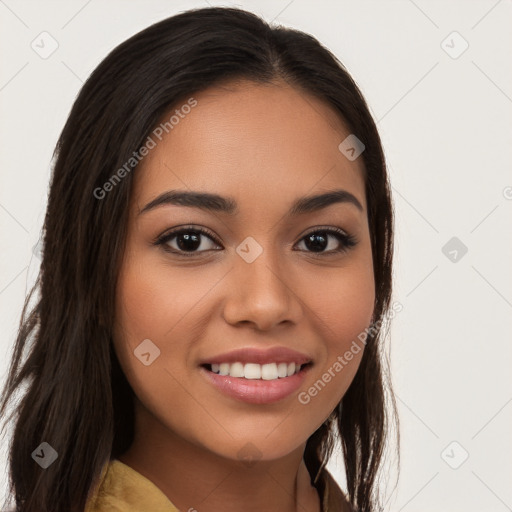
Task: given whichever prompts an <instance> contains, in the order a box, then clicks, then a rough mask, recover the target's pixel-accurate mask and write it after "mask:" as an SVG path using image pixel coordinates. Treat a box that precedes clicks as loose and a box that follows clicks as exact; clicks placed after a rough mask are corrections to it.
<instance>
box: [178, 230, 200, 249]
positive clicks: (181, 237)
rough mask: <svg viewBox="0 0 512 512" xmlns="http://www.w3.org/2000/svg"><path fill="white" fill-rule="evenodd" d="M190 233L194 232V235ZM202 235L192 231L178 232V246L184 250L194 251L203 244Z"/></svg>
mask: <svg viewBox="0 0 512 512" xmlns="http://www.w3.org/2000/svg"><path fill="white" fill-rule="evenodd" d="M189 233H193V234H192V235H191V234H189ZM200 237H201V235H200V234H197V233H195V232H194V231H190V232H187V233H178V234H177V235H176V241H177V244H178V247H179V249H180V250H182V251H194V250H196V249H197V248H198V247H199V246H200V245H201V240H200Z"/></svg>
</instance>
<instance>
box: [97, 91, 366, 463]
mask: <svg viewBox="0 0 512 512" xmlns="http://www.w3.org/2000/svg"><path fill="white" fill-rule="evenodd" d="M194 99H195V100H196V101H197V104H196V105H195V106H194V107H193V108H190V109H188V108H184V109H180V106H179V105H178V106H177V107H176V109H177V110H178V111H179V113H180V114H179V115H178V114H177V115H178V117H176V118H175V119H174V120H173V124H172V129H169V126H170V125H167V130H168V131H169V133H166V131H165V130H160V132H162V134H161V135H160V137H161V139H162V140H161V141H160V140H159V139H158V137H156V136H154V135H153V136H152V138H153V140H154V142H155V143H156V146H155V147H153V148H152V149H150V150H149V152H148V154H147V156H145V157H144V159H143V160H142V161H141V163H140V164H139V166H138V168H137V170H136V171H135V172H136V174H135V176H134V179H135V181H134V190H133V195H132V204H131V216H130V220H129V228H128V236H127V243H126V251H125V255H124V260H123V262H122V266H121V271H120V276H119V281H118V288H117V297H116V301H117V308H116V326H115V336H114V343H115V349H116V353H117V355H118V358H119V360H120V363H121V366H122V368H123V371H124V372H125V374H126V376H127V379H128V381H129V383H130V385H131V386H132V388H133V390H134V392H135V394H136V396H137V398H138V400H139V401H140V403H141V404H142V407H143V409H144V410H145V411H146V413H147V415H149V417H150V418H151V421H152V422H153V424H154V425H158V428H160V429H161V427H163V429H164V430H165V431H168V432H170V433H172V434H173V438H174V439H182V440H184V441H186V442H188V443H192V444H193V445H195V446H197V447H200V448H201V449H204V450H208V451H210V452H213V453H215V454H218V455H220V456H223V457H227V458H231V459H241V458H243V457H246V456H249V457H252V458H259V459H262V460H271V459H275V458H278V457H281V456H284V455H286V454H288V453H290V452H291V451H292V450H294V449H297V447H299V446H300V445H301V444H303V443H305V441H306V440H307V438H308V437H309V436H310V435H311V434H312V433H313V432H314V431H315V430H316V429H317V428H318V427H319V426H320V425H321V424H322V423H323V422H324V420H325V419H326V418H327V417H328V416H329V415H330V414H331V412H332V411H333V409H334V408H335V407H336V405H337V404H338V402H339V401H340V400H341V398H342V397H343V395H344V394H345V392H346V390H347V388H348V387H349V385H350V383H351V381H352V380H353V377H354V375H355V373H356V371H357V368H358V366H359V363H360V360H361V357H362V354H363V350H362V349H363V348H364V345H363V344H362V342H360V341H359V339H358V335H360V334H361V333H362V332H364V330H365V328H366V327H367V326H368V325H369V324H370V321H371V317H372V312H373V306H374V298H375V290H374V276H373V265H372V253H371V245H370V238H369V229H368V222H367V205H366V201H365V184H364V174H363V173H364V167H363V162H362V157H361V158H356V159H355V160H353V161H351V160H349V159H348V158H346V157H345V156H344V154H343V153H342V152H341V151H340V150H339V149H338V146H339V144H340V143H341V142H342V141H343V140H344V139H345V138H346V137H347V136H348V135H349V134H350V132H349V131H348V130H347V129H346V128H345V127H344V125H343V124H342V123H341V121H340V120H339V119H338V118H337V116H336V115H335V114H334V112H333V111H331V109H330V108H329V107H327V106H326V105H324V104H323V103H322V102H320V101H318V100H316V99H315V98H313V97H311V96H309V95H305V94H304V93H302V92H300V91H298V90H296V89H293V88H290V87H289V86H287V85H284V84H282V85H255V84H252V83H247V82H246V83H244V82H242V83H238V84H236V85H235V84H233V85H231V86H229V87H223V88H220V87H216V88H211V89H208V90H206V91H204V92H202V93H200V94H197V95H194ZM183 104H186V101H184V102H183ZM186 112H188V113H186ZM171 114H172V113H170V114H169V115H168V116H166V118H165V120H168V119H169V117H170V116H171ZM178 118H179V119H178ZM176 119H178V121H177V122H176ZM160 132H157V133H160ZM151 145H152V144H151ZM338 190H343V191H346V192H347V193H348V194H350V195H351V196H353V198H355V200H338V201H335V202H329V204H328V205H326V204H325V203H324V204H322V202H321V201H316V202H315V201H313V202H311V203H308V205H309V208H306V209H303V210H301V211H300V212H297V211H290V209H291V207H292V205H294V203H296V202H297V201H298V200H299V199H301V198H305V197H310V196H313V195H318V194H324V193H327V192H330V191H338ZM170 191H177V192H187V193H192V192H194V193H208V194H215V195H218V196H222V197H223V198H225V199H226V200H228V198H229V201H230V202H232V203H233V204H234V205H235V208H234V209H233V211H225V210H223V209H221V208H218V207H219V206H220V205H221V201H217V200H211V201H209V202H208V204H209V205H210V207H211V208H210V209H208V208H206V207H204V208H199V207H194V206H191V202H189V204H188V205H184V204H175V203H173V202H170V201H166V200H160V201H157V202H156V203H153V205H151V206H149V207H147V206H148V205H150V203H152V202H153V201H154V200H155V199H156V198H159V197H161V195H162V194H164V193H168V192H170ZM113 193H115V192H113ZM350 195H346V196H345V197H349V198H350V197H351V196H350ZM340 197H341V196H340ZM167 199H169V198H167ZM105 200H106V201H108V197H107V198H105ZM222 203H224V200H223V201H222ZM357 203H359V204H360V208H359V207H358V206H357ZM146 207H147V208H146ZM183 227H187V229H188V230H185V232H184V233H182V234H180V235H174V237H173V236H171V234H170V232H171V231H173V230H176V229H182V228H183ZM199 228H201V229H204V230H207V232H208V233H210V234H211V235H205V234H201V233H198V232H197V229H199ZM336 229H338V230H342V233H346V234H347V235H349V236H350V237H352V238H353V239H354V240H355V241H356V244H355V245H350V244H347V242H346V239H344V238H341V239H339V238H337V235H336V232H335V231H332V230H336ZM329 230H331V231H329ZM313 233H316V235H314V236H310V235H312V234H313ZM164 235H165V236H166V238H165V239H164V238H163V236H164ZM167 235H169V236H167ZM210 236H211V238H210ZM157 240H160V242H161V243H156V241H157ZM275 347H284V348H286V349H290V350H294V351H297V352H299V353H301V354H303V355H305V356H306V358H307V360H309V361H312V364H310V365H308V366H307V367H306V370H304V369H303V370H301V372H300V373H299V374H297V375H298V376H297V375H296V376H295V377H293V376H291V377H279V378H278V379H277V380H272V379H270V380H267V379H259V380H257V381H256V380H255V379H245V378H243V379H242V378H240V377H230V376H220V375H218V376H215V377H214V380H215V381H222V382H223V383H224V384H225V385H226V386H227V388H228V389H231V390H232V389H235V391H234V393H239V394H238V395H233V394H230V393H229V392H225V391H223V390H221V389H220V388H219V387H217V386H216V385H214V384H213V383H212V377H213V375H212V372H211V371H210V370H209V369H206V368H205V367H203V366H202V364H203V363H205V361H210V362H217V363H219V364H220V363H221V362H222V361H220V360H219V359H218V356H219V355H220V354H225V353H227V352H231V351H233V350H238V349H245V348H249V349H259V350H260V351H263V352H265V351H266V350H267V349H272V348H275ZM348 353H350V354H348ZM222 357H224V358H225V359H226V358H227V357H225V356H222ZM243 357H244V358H246V361H240V362H241V363H242V365H234V366H226V365H222V366H221V368H220V370H221V372H222V371H225V368H226V367H227V368H229V370H230V371H236V370H240V368H243V369H244V370H247V372H249V371H252V370H254V371H256V372H257V371H258V369H259V368H260V366H259V365H258V366H255V365H254V361H253V362H252V363H251V358H253V359H254V358H255V356H254V355H253V354H250V353H248V354H246V355H244V356H243ZM272 358H273V359H274V360H275V361H274V362H276V363H278V362H279V361H281V365H280V366H278V365H277V364H276V368H277V369H278V370H279V368H281V370H280V371H283V366H282V363H283V361H282V360H281V359H282V358H280V357H279V356H278V355H275V354H274V355H273V356H271V359H272ZM293 358H294V357H293V356H284V359H285V360H286V359H288V360H290V361H289V362H291V361H293ZM342 361H343V362H342ZM246 362H248V363H249V366H248V367H246V366H245V363H246ZM268 364H269V365H270V366H265V367H263V371H264V373H265V375H266V376H269V377H273V376H275V375H272V372H273V371H275V368H274V366H273V365H272V362H269V363H268ZM285 367H286V369H288V366H287V365H285ZM235 368H236V369H235ZM223 369H224V370H223ZM266 372H270V373H268V374H267V373H266ZM247 375H248V376H251V375H252V376H253V377H254V376H256V375H257V373H256V374H250V373H247ZM281 375H283V374H281ZM233 382H236V383H238V386H237V387H235V388H233V387H232V386H231V384H230V383H233ZM240 383H242V384H244V383H245V385H247V386H255V387H256V386H260V387H261V388H265V390H263V391H262V390H260V391H259V392H258V391H256V392H254V393H253V392H249V393H248V394H246V395H244V396H246V398H245V399H244V398H242V397H241V396H240V394H242V395H243V394H244V392H245V391H244V390H247V388H241V387H240ZM270 387H273V388H274V391H271V390H270V391H269V389H270ZM276 389H277V394H273V393H276V391H275V390H276ZM237 390H238V391H237ZM281 392H282V393H284V394H285V396H282V394H279V393H281ZM286 392H288V394H286ZM265 393H267V394H265ZM139 405H140V404H139ZM247 452H250V453H247Z"/></svg>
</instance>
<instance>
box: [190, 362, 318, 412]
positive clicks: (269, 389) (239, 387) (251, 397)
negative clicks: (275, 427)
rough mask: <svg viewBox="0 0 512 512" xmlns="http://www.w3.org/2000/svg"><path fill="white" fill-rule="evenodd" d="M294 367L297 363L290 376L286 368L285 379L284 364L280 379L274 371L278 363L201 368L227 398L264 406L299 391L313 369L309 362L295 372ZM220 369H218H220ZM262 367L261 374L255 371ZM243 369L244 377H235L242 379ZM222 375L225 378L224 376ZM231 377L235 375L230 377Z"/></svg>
mask: <svg viewBox="0 0 512 512" xmlns="http://www.w3.org/2000/svg"><path fill="white" fill-rule="evenodd" d="M292 364H293V365H295V363H290V372H288V364H287V365H286V375H285V374H284V363H281V368H280V369H281V371H280V372H279V370H278V373H277V376H276V370H275V368H274V367H273V366H278V365H277V364H276V363H270V364H268V365H258V364H255V363H246V364H245V365H242V363H240V364H239V365H237V363H232V364H230V363H221V364H218V365H216V364H208V363H205V364H201V365H200V367H199V368H200V373H201V374H202V375H203V377H204V378H205V379H206V381H207V382H208V383H209V384H210V385H213V387H214V388H215V389H217V390H218V391H220V393H222V394H223V395H224V396H227V397H229V398H231V399H235V400H237V401H242V402H246V403H249V404H255V405H263V404H271V403H275V402H279V401H281V400H284V399H285V398H287V397H289V396H290V395H292V394H293V393H294V392H296V391H298V389H299V388H300V387H301V385H302V384H303V382H304V380H305V378H306V376H307V374H308V373H309V371H310V370H311V367H312V365H313V363H312V362H308V363H305V364H302V365H297V366H296V367H295V368H292V367H291V365H292ZM217 366H219V368H218V369H217ZM260 366H261V370H260V372H259V373H258V368H256V367H260ZM264 367H269V368H264ZM246 368H247V370H248V371H247V375H245V373H246ZM241 369H243V375H242V376H234V375H240V373H241V372H240V370H241ZM215 370H217V371H215ZM292 370H293V371H292ZM226 372H227V373H226ZM222 373H226V374H225V375H222ZM231 373H233V374H234V375H231ZM280 375H283V376H282V377H281V376H280Z"/></svg>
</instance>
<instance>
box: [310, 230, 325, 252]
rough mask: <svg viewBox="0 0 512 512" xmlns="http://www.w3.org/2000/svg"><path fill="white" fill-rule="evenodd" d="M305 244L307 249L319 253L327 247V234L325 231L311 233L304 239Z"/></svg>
mask: <svg viewBox="0 0 512 512" xmlns="http://www.w3.org/2000/svg"><path fill="white" fill-rule="evenodd" d="M305 242H306V247H307V248H308V249H312V250H318V252H321V251H323V250H324V249H325V247H326V246H327V234H326V233H325V231H317V232H316V233H311V234H310V235H308V236H307V237H306V240H305Z"/></svg>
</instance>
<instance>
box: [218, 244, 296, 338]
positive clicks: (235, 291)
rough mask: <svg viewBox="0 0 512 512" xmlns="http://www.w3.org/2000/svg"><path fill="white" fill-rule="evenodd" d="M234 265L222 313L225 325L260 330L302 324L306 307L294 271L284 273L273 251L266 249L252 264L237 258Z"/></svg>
mask: <svg viewBox="0 0 512 512" xmlns="http://www.w3.org/2000/svg"><path fill="white" fill-rule="evenodd" d="M233 264H234V268H233V270H232V271H231V272H230V273H229V285H228V287H227V288H226V299H225V302H224V310H223V314H224V319H225V321H226V322H228V323H229V324H231V325H233V326H237V325H239V324H242V323H244V324H251V325H253V326H254V328H255V329H257V330H261V331H268V330H271V329H273V328H275V327H276V326H279V325H280V324H287V323H289V324H295V323H298V322H299V320H300V318H301V315H302V311H303V304H302V302H301V300H300V298H299V296H298V293H297V290H296V289H294V285H295V288H297V283H296V282H295V283H294V282H293V276H292V274H293V272H292V271H291V269H288V270H287V271H285V270H284V269H283V267H284V266H285V265H283V262H278V261H277V259H276V258H275V257H274V255H273V254H271V251H267V250H264V251H263V252H262V254H260V255H259V256H258V257H257V258H256V259H255V260H254V261H253V262H252V263H248V262H247V261H245V260H244V259H243V258H241V257H239V256H238V255H236V256H235V261H234V263H233Z"/></svg>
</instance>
